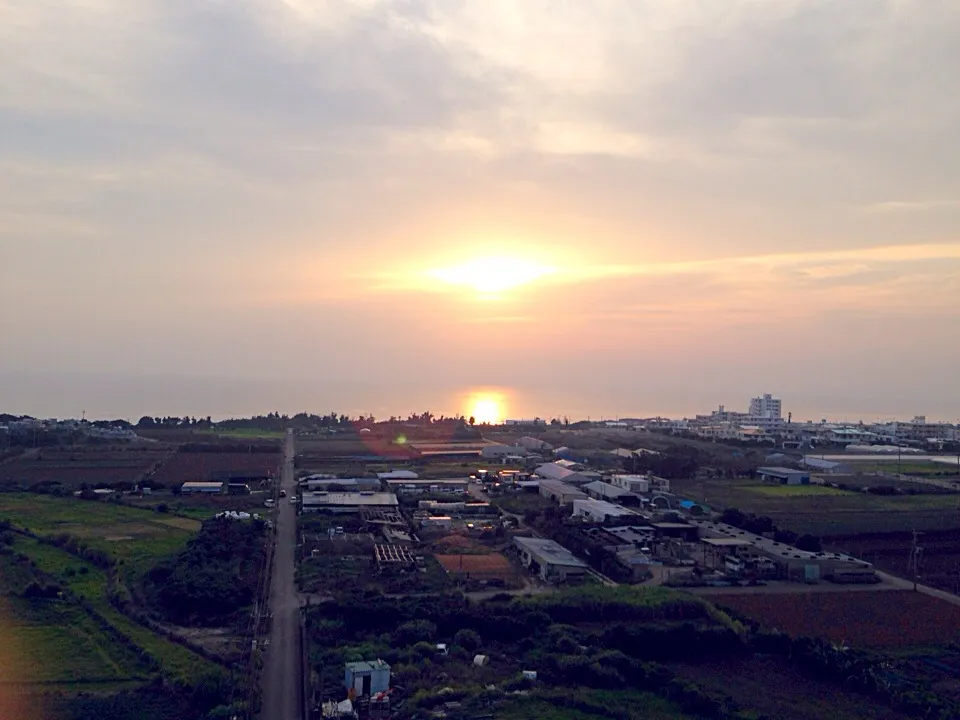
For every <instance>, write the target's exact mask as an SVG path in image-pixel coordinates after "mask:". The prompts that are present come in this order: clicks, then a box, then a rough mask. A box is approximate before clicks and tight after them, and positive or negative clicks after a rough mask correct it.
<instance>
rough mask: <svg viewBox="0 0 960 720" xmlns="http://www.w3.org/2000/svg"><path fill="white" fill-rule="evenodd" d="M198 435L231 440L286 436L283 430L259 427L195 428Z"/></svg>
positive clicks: (274, 438)
mask: <svg viewBox="0 0 960 720" xmlns="http://www.w3.org/2000/svg"><path fill="white" fill-rule="evenodd" d="M196 432H197V435H198V436H200V437H207V436H212V437H222V438H227V439H231V440H247V439H251V438H252V439H257V438H267V439H270V440H279V439H281V438H284V437H286V435H287V433H286V432H285V431H283V430H261V429H259V428H230V429H227V428H222V429H221V428H216V427H215V428H211V429H209V430H197V431H196Z"/></svg>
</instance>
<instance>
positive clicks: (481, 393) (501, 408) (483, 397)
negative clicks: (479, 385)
mask: <svg viewBox="0 0 960 720" xmlns="http://www.w3.org/2000/svg"><path fill="white" fill-rule="evenodd" d="M505 414H506V405H505V402H504V397H503V393H500V392H497V391H493V390H476V391H474V392H472V393H470V394H469V395H468V396H467V400H466V402H465V403H464V415H466V416H467V417H468V418H471V417H472V418H473V419H474V422H475V423H476V424H477V425H482V424H484V423H486V424H489V425H499V424H500V423H502V422H503V418H504V415H505Z"/></svg>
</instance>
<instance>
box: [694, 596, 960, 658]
mask: <svg viewBox="0 0 960 720" xmlns="http://www.w3.org/2000/svg"><path fill="white" fill-rule="evenodd" d="M710 599H711V600H712V601H713V602H715V603H717V605H720V606H721V607H725V608H730V609H731V610H733V611H735V612H736V613H739V614H740V615H744V616H746V617H748V618H750V619H751V620H755V621H756V622H758V623H760V624H761V625H764V626H766V627H769V628H775V629H778V630H782V631H783V632H785V633H787V634H789V635H792V636H798V635H808V636H812V637H820V638H825V639H828V640H831V641H833V642H843V643H846V644H847V645H849V646H851V647H915V646H919V645H944V644H947V643H950V642H957V641H958V640H960V606H957V605H952V604H950V603H948V602H946V601H944V600H939V599H937V598H934V597H930V596H929V595H923V594H921V593H915V592H912V591H910V590H877V591H875V592H866V591H861V592H820V593H818V592H811V593H796V594H794V593H789V594H788V593H756V594H741V595H714V596H711V598H710Z"/></svg>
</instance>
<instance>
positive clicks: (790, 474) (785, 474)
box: [757, 467, 810, 485]
mask: <svg viewBox="0 0 960 720" xmlns="http://www.w3.org/2000/svg"><path fill="white" fill-rule="evenodd" d="M757 475H759V476H760V477H761V478H763V479H764V480H774V481H776V482H779V483H780V484H781V485H809V484H810V473H809V472H807V471H806V470H794V469H793V468H785V467H762V468H757Z"/></svg>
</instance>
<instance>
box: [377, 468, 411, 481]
mask: <svg viewBox="0 0 960 720" xmlns="http://www.w3.org/2000/svg"><path fill="white" fill-rule="evenodd" d="M419 477H420V476H419V475H417V474H416V473H415V472H413V470H391V471H390V472H382V473H377V479H378V480H387V481H389V480H416V479H417V478H419Z"/></svg>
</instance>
